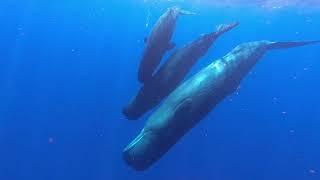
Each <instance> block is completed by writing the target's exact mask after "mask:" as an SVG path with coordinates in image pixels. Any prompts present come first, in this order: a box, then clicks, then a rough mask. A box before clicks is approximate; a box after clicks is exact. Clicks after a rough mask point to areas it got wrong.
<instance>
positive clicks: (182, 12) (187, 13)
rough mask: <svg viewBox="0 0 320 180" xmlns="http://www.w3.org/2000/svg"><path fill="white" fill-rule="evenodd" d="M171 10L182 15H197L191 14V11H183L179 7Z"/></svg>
mask: <svg viewBox="0 0 320 180" xmlns="http://www.w3.org/2000/svg"><path fill="white" fill-rule="evenodd" d="M170 9H172V10H174V11H177V12H178V13H179V14H180V15H196V13H195V12H191V11H187V10H183V9H181V8H180V7H179V6H173V7H171V8H170Z"/></svg>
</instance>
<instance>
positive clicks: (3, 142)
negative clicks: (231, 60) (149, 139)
mask: <svg viewBox="0 0 320 180" xmlns="http://www.w3.org/2000/svg"><path fill="white" fill-rule="evenodd" d="M171 5H174V3H162V4H160V5H154V4H153V5H152V3H149V4H144V3H142V2H140V1H139V2H138V1H135V2H132V1H131V2H123V1H121V2H117V1H111V0H108V1H106V0H104V1H102V0H92V1H85V2H84V1H71V0H70V1H51V2H49V1H27V2H26V1H22V2H19V3H17V1H12V2H10V1H4V2H1V7H0V97H1V101H0V179H1V180H26V179H32V180H38V179H39V180H57V179H59V180H64V179H66V180H67V179H68V180H70V179H78V180H82V179H83V180H88V179H91V180H118V179H119V180H122V179H139V180H142V179H175V180H176V179H177V180H198V179H203V180H209V179H210V180H211V179H221V180H234V179H237V180H257V179H259V180H264V179H266V180H267V179H290V180H302V179H303V180H304V179H306V180H309V179H310V180H312V179H319V178H320V154H319V152H320V141H319V138H320V111H319V107H320V106H319V102H320V95H319V92H320V86H319V82H320V81H319V80H320V59H319V55H320V54H319V50H320V46H319V45H314V46H307V47H301V48H296V49H289V50H278V51H273V52H270V53H268V54H267V55H266V56H265V57H264V58H263V59H262V60H261V62H259V63H258V65H257V66H256V67H255V69H254V70H253V73H252V74H250V75H249V76H248V77H247V78H246V79H245V80H244V81H243V83H242V85H241V89H240V90H239V91H238V92H237V93H236V94H234V95H232V96H231V97H229V98H227V99H226V100H225V101H224V102H222V103H221V104H220V105H219V106H218V107H217V108H216V109H215V110H214V111H213V112H212V113H210V114H209V115H208V116H207V118H205V119H204V120H203V121H202V122H201V123H199V125H198V126H196V127H195V128H194V129H193V130H192V131H190V132H189V133H188V134H187V135H186V136H185V137H184V138H183V139H182V140H181V141H180V142H179V143H178V144H177V145H176V146H174V147H173V148H172V149H171V150H170V152H169V153H167V154H166V155H165V156H164V157H163V158H162V159H161V160H160V161H159V162H158V163H156V164H155V165H154V166H153V167H152V168H150V169H149V170H147V171H145V172H135V171H133V170H132V169H131V168H129V167H128V166H127V165H126V164H125V163H124V162H123V160H122V157H121V152H122V149H123V148H124V147H125V146H126V144H127V143H129V142H130V141H131V140H132V139H133V138H134V137H135V136H136V135H137V133H138V132H139V131H140V129H141V128H142V126H143V124H144V122H145V120H146V117H147V115H146V116H145V117H144V118H143V119H141V120H139V121H137V122H130V121H127V120H125V118H124V117H123V116H122V114H121V108H122V107H123V106H124V105H125V104H126V103H127V102H128V101H129V100H130V98H131V97H132V96H133V95H134V94H135V93H136V91H137V89H138V87H139V84H138V82H137V75H136V74H137V66H138V63H139V57H140V55H141V51H142V48H143V43H142V41H143V39H144V37H145V36H146V35H147V34H148V32H149V31H150V26H149V28H145V24H146V21H147V20H146V19H147V16H148V14H149V15H150V21H149V23H150V25H152V24H153V23H154V22H155V21H156V20H157V17H158V16H159V15H160V14H161V13H162V12H163V11H164V10H165V8H167V7H169V6H171ZM182 6H183V7H184V8H185V9H188V10H192V11H195V12H197V13H198V15H197V16H184V17H181V18H180V19H179V22H178V28H177V31H176V33H175V36H174V41H175V42H176V44H177V46H182V45H183V44H185V43H187V42H189V41H191V40H193V39H195V38H196V37H198V36H199V35H200V34H201V33H206V32H210V31H212V30H214V28H215V26H216V25H218V24H220V23H229V22H232V21H240V22H241V25H240V26H239V27H238V28H237V29H235V30H233V31H231V32H229V33H228V34H225V35H224V36H223V37H221V38H220V39H219V40H218V41H217V43H216V44H215V46H214V47H213V48H211V50H210V52H209V53H208V54H207V56H206V57H204V58H203V59H202V60H201V61H199V63H198V64H197V65H196V66H195V67H194V69H193V72H192V73H191V74H193V73H195V72H197V71H198V70H199V69H200V68H202V67H204V66H205V65H207V64H209V63H210V62H212V60H214V59H215V58H218V57H221V56H222V55H224V54H226V53H227V52H228V51H230V50H231V49H232V48H233V47H234V46H236V45H237V44H239V43H242V42H247V41H253V40H262V39H268V40H304V39H307V40H309V39H320V34H319V27H320V12H319V11H318V12H317V11H312V12H308V10H306V9H303V10H301V9H300V10H297V9H282V10H275V11H263V10H257V9H246V8H243V7H242V8H236V7H235V8H216V7H210V6H201V5H200V4H192V3H186V4H183V5H182Z"/></svg>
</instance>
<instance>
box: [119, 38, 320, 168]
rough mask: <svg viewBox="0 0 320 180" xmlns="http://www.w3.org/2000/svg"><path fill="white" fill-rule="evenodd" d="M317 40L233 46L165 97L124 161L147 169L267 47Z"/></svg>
mask: <svg viewBox="0 0 320 180" xmlns="http://www.w3.org/2000/svg"><path fill="white" fill-rule="evenodd" d="M318 42H319V41H308V42H270V41H256V42H249V43H244V44H241V45H239V46H237V47H236V48H234V49H233V50H232V51H231V52H230V53H228V54H227V55H226V56H224V57H222V58H221V59H218V60H216V61H214V62H212V63H211V64H210V65H208V66H207V67H205V68H204V69H202V70H201V71H200V72H198V73H197V74H195V75H194V76H192V77H191V78H190V79H188V80H187V81H185V82H184V83H182V84H181V85H180V86H179V87H178V88H177V89H175V90H174V91H173V92H172V93H171V94H170V95H169V96H168V98H167V99H166V100H165V101H164V102H163V104H162V105H161V106H160V107H159V108H158V109H157V110H156V111H155V112H154V113H153V114H152V115H151V116H150V118H149V119H148V121H147V122H146V124H145V126H144V128H143V129H142V131H141V132H140V134H139V135H138V136H137V137H136V138H135V139H134V140H133V141H132V142H131V143H130V144H129V145H128V146H127V147H126V148H125V149H124V151H123V158H124V160H125V161H126V162H127V164H128V165H130V166H131V167H132V168H134V169H135V170H140V171H141V170H145V169H147V168H148V167H150V166H151V165H152V164H154V163H155V162H156V161H157V160H159V159H160V158H161V157H162V156H163V155H164V154H165V153H166V152H167V151H169V149H170V148H171V147H172V146H173V145H174V144H175V143H176V142H177V141H178V140H179V139H180V138H181V137H182V136H183V135H184V134H186V133H187V132H188V131H189V130H190V129H191V128H193V127H194V126H195V125H196V124H197V123H198V122H199V121H200V120H201V119H203V118H204V117H205V116H206V115H207V114H208V113H209V112H210V111H211V110H212V109H213V108H214V107H215V106H216V105H217V104H218V103H219V102H221V101H222V100H223V99H224V98H225V97H226V96H228V95H230V94H232V93H233V92H234V91H235V90H236V89H237V87H238V86H239V85H240V82H241V80H242V79H243V78H244V77H245V75H246V74H248V73H249V72H250V70H251V69H252V68H253V67H254V65H255V64H256V63H257V62H258V60H259V59H261V57H262V56H263V55H264V54H265V53H266V52H267V51H268V50H271V49H281V48H290V47H296V46H303V45H308V44H313V43H318Z"/></svg>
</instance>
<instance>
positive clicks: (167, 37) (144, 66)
mask: <svg viewBox="0 0 320 180" xmlns="http://www.w3.org/2000/svg"><path fill="white" fill-rule="evenodd" d="M192 14H194V13H192V12H188V11H184V10H181V9H180V8H178V7H172V8H169V9H168V10H167V11H166V12H165V13H164V14H163V15H162V16H161V17H160V18H159V20H158V21H157V23H156V24H155V25H154V27H153V30H152V32H151V34H150V36H149V37H148V38H146V39H145V49H144V52H143V55H142V60H141V63H140V66H139V71H138V80H139V81H140V82H141V83H145V82H147V81H148V80H150V79H151V77H152V74H153V73H154V70H155V69H156V68H157V66H158V65H159V64H160V61H161V59H162V57H163V55H164V54H165V53H166V52H167V51H168V50H170V49H172V48H173V47H174V46H175V45H174V44H173V43H172V42H171V37H172V35H173V32H174V30H175V27H176V21H177V19H178V17H179V15H192Z"/></svg>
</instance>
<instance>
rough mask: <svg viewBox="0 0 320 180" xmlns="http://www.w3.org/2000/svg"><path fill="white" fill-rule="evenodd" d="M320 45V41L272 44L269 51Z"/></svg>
mask: <svg viewBox="0 0 320 180" xmlns="http://www.w3.org/2000/svg"><path fill="white" fill-rule="evenodd" d="M316 43H320V41H288V42H271V43H270V44H269V45H268V49H287V48H293V47H299V46H306V45H310V44H316Z"/></svg>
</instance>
